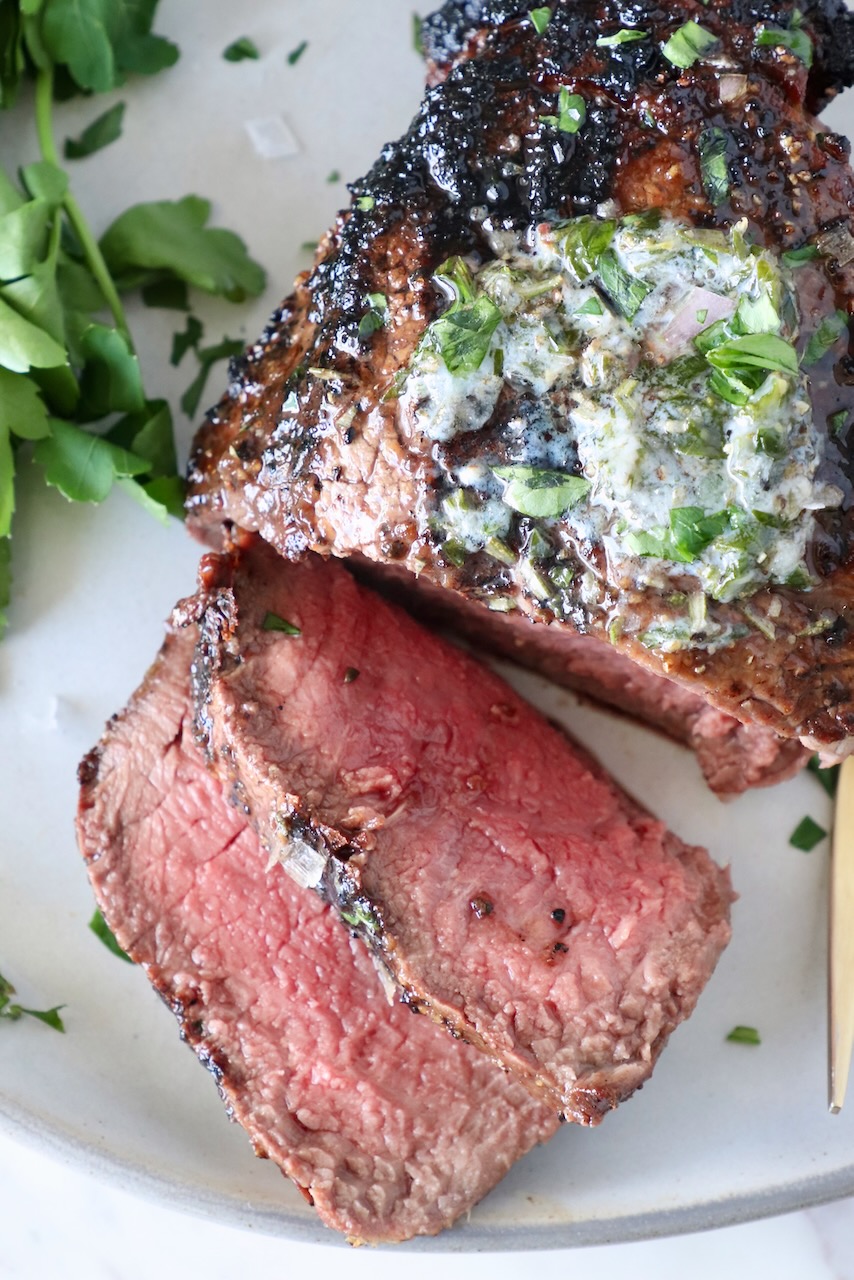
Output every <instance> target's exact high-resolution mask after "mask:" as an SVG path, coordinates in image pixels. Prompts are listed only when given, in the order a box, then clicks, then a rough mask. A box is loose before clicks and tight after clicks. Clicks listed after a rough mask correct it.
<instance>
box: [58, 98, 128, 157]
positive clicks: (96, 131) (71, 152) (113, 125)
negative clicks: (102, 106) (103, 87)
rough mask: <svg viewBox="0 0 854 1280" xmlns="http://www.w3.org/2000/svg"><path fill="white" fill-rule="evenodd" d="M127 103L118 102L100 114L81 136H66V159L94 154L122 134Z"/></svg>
mask: <svg viewBox="0 0 854 1280" xmlns="http://www.w3.org/2000/svg"><path fill="white" fill-rule="evenodd" d="M124 114H125V104H124V103H123V102H117V103H116V105H115V106H114V107H110V109H109V110H108V111H105V112H104V114H103V115H100V116H98V118H97V120H93V121H92V123H91V124H90V125H87V126H86V128H85V129H84V130H83V132H82V133H81V135H80V137H79V138H66V139H65V147H64V154H65V158H66V160H82V159H83V158H84V156H91V155H94V154H95V152H96V151H101V150H102V149H103V148H104V147H107V146H109V145H110V143H111V142H115V141H116V139H117V138H120V137H121V136H122V121H123V120H124Z"/></svg>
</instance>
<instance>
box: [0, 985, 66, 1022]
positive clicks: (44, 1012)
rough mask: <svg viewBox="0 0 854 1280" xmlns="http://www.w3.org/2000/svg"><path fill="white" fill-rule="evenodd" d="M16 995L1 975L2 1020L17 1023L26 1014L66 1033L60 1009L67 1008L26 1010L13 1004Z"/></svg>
mask: <svg viewBox="0 0 854 1280" xmlns="http://www.w3.org/2000/svg"><path fill="white" fill-rule="evenodd" d="M14 994H15V988H14V987H13V986H12V984H11V982H9V980H8V979H7V978H4V977H3V975H2V974H1V973H0V1018H8V1019H9V1021H10V1022H17V1021H18V1019H19V1018H21V1017H23V1015H24V1014H26V1015H27V1017H29V1018H37V1019H38V1021H39V1022H43V1023H45V1025H46V1026H48V1027H53V1029H54V1031H64V1030H65V1027H64V1026H63V1023H62V1018H60V1016H59V1011H60V1009H64V1008H65V1006H64V1005H61V1004H58V1005H56V1007H55V1008H53V1009H26V1008H25V1007H24V1006H23V1005H22V1004H12V1000H11V997H12V996H13V995H14Z"/></svg>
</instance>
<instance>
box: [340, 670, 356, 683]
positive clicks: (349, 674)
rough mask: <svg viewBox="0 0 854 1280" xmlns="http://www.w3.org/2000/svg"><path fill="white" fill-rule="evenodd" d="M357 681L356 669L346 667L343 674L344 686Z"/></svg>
mask: <svg viewBox="0 0 854 1280" xmlns="http://www.w3.org/2000/svg"><path fill="white" fill-rule="evenodd" d="M358 679H359V668H358V667H348V668H347V670H346V671H345V672H344V683H345V684H352V683H353V681H354V680H358Z"/></svg>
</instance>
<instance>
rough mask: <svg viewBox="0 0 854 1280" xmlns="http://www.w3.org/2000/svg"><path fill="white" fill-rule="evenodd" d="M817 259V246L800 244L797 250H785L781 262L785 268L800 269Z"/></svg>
mask: <svg viewBox="0 0 854 1280" xmlns="http://www.w3.org/2000/svg"><path fill="white" fill-rule="evenodd" d="M817 257H818V245H817V244H802V245H801V247H800V248H799V249H787V250H786V252H785V253H784V254H783V262H784V263H785V264H786V266H787V267H802V266H803V265H804V263H805V262H812V260H813V258H817Z"/></svg>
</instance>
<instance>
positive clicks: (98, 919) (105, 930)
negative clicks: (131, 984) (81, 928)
mask: <svg viewBox="0 0 854 1280" xmlns="http://www.w3.org/2000/svg"><path fill="white" fill-rule="evenodd" d="M89 928H90V929H91V930H92V932H93V933H94V935H95V937H96V938H100V940H101V942H103V944H104V946H105V947H106V948H107V950H108V951H112V953H113V955H114V956H118V958H119V959H120V960H126V961H127V963H128V964H133V960H131V958H130V956H129V955H128V953H127V952H126V951H123V950H122V948H121V947H120V946H119V944H118V942H116V935H115V934H114V933H113V931H112V929H111V928H110V926H109V925H108V924H107V922H106V920H105V919H104V917H103V916H102V915H101V912H100V911H99V910H98V909H97V907H96V908H95V914H94V915H93V916H92V919H91V920H90V921H89Z"/></svg>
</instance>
